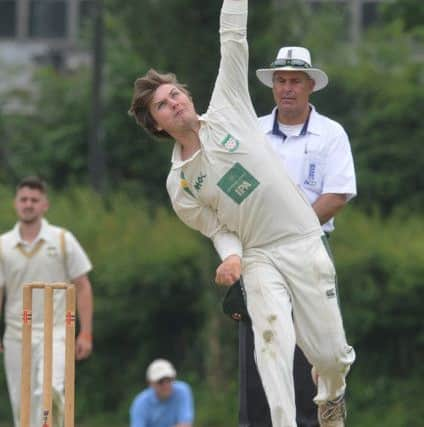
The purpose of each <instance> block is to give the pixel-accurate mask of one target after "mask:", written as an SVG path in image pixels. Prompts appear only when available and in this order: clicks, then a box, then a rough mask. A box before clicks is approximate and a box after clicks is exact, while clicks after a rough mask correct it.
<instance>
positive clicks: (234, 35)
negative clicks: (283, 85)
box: [209, 0, 256, 117]
mask: <svg viewBox="0 0 424 427" xmlns="http://www.w3.org/2000/svg"><path fill="white" fill-rule="evenodd" d="M247 4H248V2H247V0H225V1H224V3H223V5H222V9H221V16H220V30H219V33H220V45H221V60H220V64H219V71H218V76H217V79H216V82H215V87H214V90H213V93H212V98H211V102H210V106H209V109H219V108H221V107H223V106H226V105H228V104H231V105H233V106H234V105H237V106H238V109H242V110H243V111H244V110H246V109H247V110H249V112H250V114H252V115H254V116H255V117H256V113H255V111H254V108H253V105H252V102H251V99H250V95H249V88H248V62H249V52H248V44H247V39H246V34H247Z"/></svg>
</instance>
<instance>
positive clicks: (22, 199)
mask: <svg viewBox="0 0 424 427" xmlns="http://www.w3.org/2000/svg"><path fill="white" fill-rule="evenodd" d="M48 207H49V202H48V200H47V196H46V195H45V194H44V193H42V192H41V191H40V190H37V189H32V188H29V187H23V188H21V189H19V190H18V192H17V193H16V196H15V210H16V214H17V216H18V218H19V220H20V221H21V222H24V223H27V224H30V223H34V222H37V221H39V220H40V219H41V218H42V217H43V215H44V214H45V213H46V212H47V209H48Z"/></svg>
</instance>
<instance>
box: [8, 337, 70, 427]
mask: <svg viewBox="0 0 424 427" xmlns="http://www.w3.org/2000/svg"><path fill="white" fill-rule="evenodd" d="M21 351H22V342H21V341H20V340H14V339H7V338H5V340H4V365H5V370H6V378H7V386H8V389H9V397H10V403H11V406H12V412H13V420H14V424H15V427H20V411H21V360H22V355H21ZM43 353H44V349H43V339H38V340H33V343H32V369H31V427H39V426H41V425H42V419H43V416H42V404H43V396H42V394H43ZM64 382H65V339H64V338H63V337H60V338H55V339H54V341H53V377H52V383H53V411H52V413H53V426H54V427H62V426H63V412H64V399H65V397H64Z"/></svg>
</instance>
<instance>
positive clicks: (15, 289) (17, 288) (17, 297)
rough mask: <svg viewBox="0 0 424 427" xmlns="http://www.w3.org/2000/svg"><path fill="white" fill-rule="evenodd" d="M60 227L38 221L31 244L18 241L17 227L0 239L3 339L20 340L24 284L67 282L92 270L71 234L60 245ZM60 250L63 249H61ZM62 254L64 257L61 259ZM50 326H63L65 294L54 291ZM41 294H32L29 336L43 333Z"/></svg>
mask: <svg viewBox="0 0 424 427" xmlns="http://www.w3.org/2000/svg"><path fill="white" fill-rule="evenodd" d="M63 232H64V230H63V229H62V228H60V227H56V226H54V225H50V224H49V223H48V222H47V221H46V220H44V219H43V220H42V225H41V229H40V232H39V234H38V236H37V237H36V239H35V240H34V241H33V242H32V243H31V244H28V242H25V241H23V240H22V238H21V236H20V232H19V223H18V224H16V225H15V227H14V228H13V229H12V230H10V231H8V232H7V233H5V234H3V235H1V236H0V287H3V288H4V289H5V293H6V306H5V323H6V331H5V338H9V339H10V338H12V339H20V338H21V334H22V332H21V326H22V285H23V284H24V283H28V282H38V281H40V282H69V281H70V280H72V279H76V278H77V277H79V276H82V275H84V274H86V273H88V272H89V271H90V270H91V269H92V265H91V263H90V260H89V259H88V257H87V255H86V253H85V252H84V250H83V249H82V247H81V245H80V244H79V243H78V241H77V239H76V238H75V237H74V236H73V234H72V233H70V232H69V231H66V232H65V234H64V239H65V242H64V243H65V244H64V245H63V244H62V243H61V242H62V241H63V240H62V237H61V235H62V233H63ZM63 246H64V247H63ZM65 251H66V255H64V253H65ZM54 301H55V313H54V324H55V327H56V326H64V320H65V292H61V291H55V292H54ZM43 306H44V304H43V294H42V291H41V290H34V291H33V310H32V329H33V336H34V337H37V336H40V333H41V331H42V329H43V317H44V313H43Z"/></svg>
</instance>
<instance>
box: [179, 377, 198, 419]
mask: <svg viewBox="0 0 424 427" xmlns="http://www.w3.org/2000/svg"><path fill="white" fill-rule="evenodd" d="M180 392H181V394H180V402H179V403H180V405H179V407H178V415H177V422H178V423H192V422H193V420H194V404H193V394H192V393H191V389H190V386H189V385H188V384H184V386H183V387H182V388H181V390H180Z"/></svg>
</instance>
